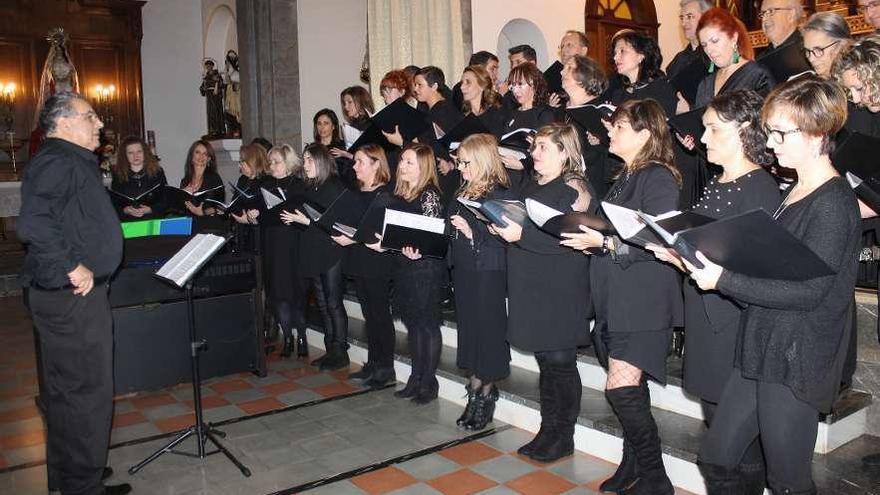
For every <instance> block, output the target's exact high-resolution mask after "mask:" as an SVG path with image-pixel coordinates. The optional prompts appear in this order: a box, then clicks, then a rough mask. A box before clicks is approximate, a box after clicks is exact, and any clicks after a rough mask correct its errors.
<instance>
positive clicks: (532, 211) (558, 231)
mask: <svg viewBox="0 0 880 495" xmlns="http://www.w3.org/2000/svg"><path fill="white" fill-rule="evenodd" d="M526 211H527V212H528V214H529V219H531V221H533V222H535V225H537V226H538V228H539V229H541V230H543V231H544V232H547V233H548V234H552V235H555V236H556V237H560V238H561V237H562V234H575V233H581V232H582V231H581V229H580V227H581V225H583V226H584V227H589V228H591V229H593V230H596V231H599V232H602V233H603V234H613V233H614V226H613V225H611V224H610V223H608V222H607V221H606V220H605V219H604V218H602V217H600V216H598V215H593V214H591V213H586V212H580V211H575V212H569V213H563V212H561V211H559V210H557V209H555V208H551V207H549V206H547V205H545V204H544V203H541V202H540V201H536V200H534V199H532V198H526Z"/></svg>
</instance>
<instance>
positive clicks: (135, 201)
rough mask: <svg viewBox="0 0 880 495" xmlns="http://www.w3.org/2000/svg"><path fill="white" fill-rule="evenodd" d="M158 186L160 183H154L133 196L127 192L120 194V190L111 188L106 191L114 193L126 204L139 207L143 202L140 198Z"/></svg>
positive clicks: (160, 185)
mask: <svg viewBox="0 0 880 495" xmlns="http://www.w3.org/2000/svg"><path fill="white" fill-rule="evenodd" d="M160 187H162V184H156V185H155V186H153V187H151V188H149V189H147V190H146V191H144V192H142V193H140V194H138V195H137V196H135V197H131V196H129V195H127V194H122V193H121V192H119V191H114V190H113V189H108V191H110V192H111V193H113V194H115V195H116V196H117V197H118V198H120V199H121V200H122V202H123V203H125V205H126V206H134V207H139V206H141V205H142V204H143V202H142V201H141V200H142V199H144V198H145V197H147V196H148V195H149V194H150V193H152V192H153V191H155V190H156V189H158V188H160Z"/></svg>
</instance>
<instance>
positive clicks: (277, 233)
mask: <svg viewBox="0 0 880 495" xmlns="http://www.w3.org/2000/svg"><path fill="white" fill-rule="evenodd" d="M262 187H264V188H266V190H268V191H269V192H271V193H273V194H277V191H278V190H279V189H281V190H282V191H284V194H285V196H286V197H288V198H290V197H293V196H294V195H297V194H302V193H303V191H304V188H305V185H304V184H303V182H302V180H301V179H299V178H296V177H293V176H288V177H285V178H283V179H276V178H274V177H270V178H267V179H265V180H264V182H263V186H262ZM266 215H268V213H267V212H266V210H265V206H264V207H263V208H262V209H261V211H260V217H259V219H260V220H263V219H264V218H265V217H266ZM260 225H261V229H262V239H263V253H264V257H263V259H264V260H265V274H266V275H265V280H266V289H267V293H268V294H269V298H270V299H272V300H282V301H290V302H296V301H298V300H299V299H298V298H300V297H301V296H300V295H299V290H298V285H299V284H298V283H296V281H297V280H299V278H300V277H299V274H298V272H297V270H296V260H297V259H298V258H299V238H300V235H301V234H302V231H303V229H302V228H301V227H298V226H297V225H283V224H276V223H275V222H270V221H261V222H260Z"/></svg>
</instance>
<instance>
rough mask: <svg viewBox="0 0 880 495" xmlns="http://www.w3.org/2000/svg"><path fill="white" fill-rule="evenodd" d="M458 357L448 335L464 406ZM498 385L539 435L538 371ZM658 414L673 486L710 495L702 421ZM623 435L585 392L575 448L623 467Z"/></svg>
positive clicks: (400, 366) (402, 350)
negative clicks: (700, 463)
mask: <svg viewBox="0 0 880 495" xmlns="http://www.w3.org/2000/svg"><path fill="white" fill-rule="evenodd" d="M347 303H350V301H347ZM347 305H349V304H347ZM352 309H354V308H352ZM358 309H359V308H358ZM352 313H354V311H353V312H352ZM352 313H349V343H350V344H351V348H350V349H349V356H350V357H351V359H352V361H354V362H357V363H361V364H363V363H364V362H366V359H367V346H366V334H365V329H364V323H363V320H362V319H360V318H358V317H357V315H356V314H352ZM320 325H321V319H320V317H318V315H317V314H313V315H311V317H310V329H309V336H308V337H309V339H310V344H311V346H312V347H317V348H323V346H324V343H323V334H322V333H321V328H320ZM455 354H456V349H455V348H454V346H451V345H449V344H448V343H447V342H445V335H444V346H443V350H442V354H441V360H440V366H439V368H438V371H437V377H438V381H439V383H440V390H439V394H440V397H442V398H443V399H445V400H449V401H451V402H454V403H456V404H459V405H461V406H464V404H465V399H466V397H465V394H464V385H465V383H466V382H467V377H466V376H465V375H464V373H463V372H462V371H461V370H459V369H458V367H457V366H456V362H455V358H456V355H455ZM581 359H583V358H581ZM410 364H411V361H410V356H409V352H408V349H407V345H406V333H405V332H404V331H400V330H398V331H397V333H396V356H395V371H396V373H397V380H398V381H400V382H405V381H406V380H407V379H408V378H409V375H410V372H411V367H410ZM582 373H583V372H582ZM498 385H499V390H500V392H501V394H500V395H501V397H500V399H499V401H498V403H497V405H496V410H495V418H497V419H498V420H499V421H503V422H505V423H508V424H512V425H514V426H516V427H519V428H522V429H525V430H528V431H532V432H536V431H537V430H538V428H539V426H540V412H539V404H538V373H537V371H536V370H531V369H527V368H524V367H520V366H511V373H510V376H509V377H508V378H507V379H506V380H504V381H503V382H500V383H499V384H498ZM652 399H653V395H652ZM653 414H654V417H655V419H656V420H657V425H658V429H659V432H660V438H661V442H662V444H663V462H664V465H665V467H666V471H667V473H668V474H669V477H670V479H671V480H672V482H673V484H674V485H675V486H677V487H679V488H683V489H685V490H688V491H690V492H693V493H697V494H704V493H706V491H705V485H704V482H703V479H702V476H701V475H700V473H699V470H698V469H697V466H696V459H697V452H698V450H699V443H700V440H701V438H702V435H703V434H704V432H705V426H704V425H703V422H702V420H700V419H697V418H693V417H691V416H688V415H685V414H680V413H676V412H672V411H668V410H663V409H660V408H657V407H653ZM622 435H623V431H622V429H621V427H620V423H619V422H618V421H617V418H616V416H615V415H614V413H613V411H612V410H611V407H610V405H609V404H608V402H607V401H606V400H605V396H604V394H603V393H602V392H601V391H600V390H597V389H594V388H591V387H588V386H584V388H583V396H582V399H581V412H580V415H579V417H578V424H577V426H576V428H575V448H577V449H578V450H580V451H582V452H584V453H587V454H590V455H593V456H596V457H599V458H601V459H604V460H607V461H609V462H614V463H619V462H620V458H621V455H622V449H623V442H622ZM869 438H870V437H869ZM827 462H828V461H827V459H825V456H822V455H817V456H816V457H815V458H814V465H815V467H814V471H817V470H818V471H819V472H821V473H825V472H827V469H825V467H824V464H825V463H827ZM816 482H817V484H818V485H819V487H820V491H819V493H838V491H837V490H836V488H835V489H829V488H830V487H832V486H833V487H837V486H838V485H837V484H838V483H840V480H839V479H833V478H825V477H820V478H817V479H816ZM825 485H827V486H825Z"/></svg>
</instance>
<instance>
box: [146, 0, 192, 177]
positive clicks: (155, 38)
mask: <svg viewBox="0 0 880 495" xmlns="http://www.w3.org/2000/svg"><path fill="white" fill-rule="evenodd" d="M143 23H144V38H143V42H142V45H141V59H142V67H143V91H144V93H143V94H144V125H145V129H147V130H153V131H155V132H156V147H157V151H158V154H159V157H160V158H161V159H162V162H161V163H162V167H163V168H164V169H165V174H166V175H167V177H168V182H169V183H170V184H178V183H179V182H180V179H181V178H182V177H183V162H184V161H185V158H186V152H187V149H189V145H190V144H192V142H193V141H194V140H196V139H198V138H199V137H201V136H202V135H203V134H205V133H206V132H207V121H206V117H205V100H204V98H202V97H201V96H200V95H199V83H200V81H201V60H202V11H201V5H200V4H199V3H198V2H181V1H178V0H150V1H149V2H147V4H146V5H144V8H143Z"/></svg>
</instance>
